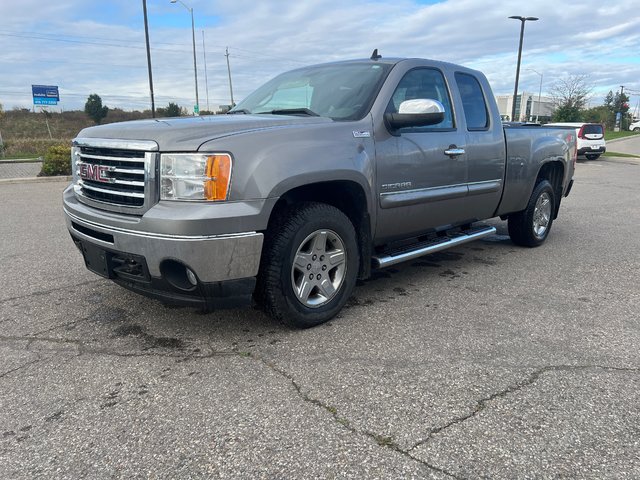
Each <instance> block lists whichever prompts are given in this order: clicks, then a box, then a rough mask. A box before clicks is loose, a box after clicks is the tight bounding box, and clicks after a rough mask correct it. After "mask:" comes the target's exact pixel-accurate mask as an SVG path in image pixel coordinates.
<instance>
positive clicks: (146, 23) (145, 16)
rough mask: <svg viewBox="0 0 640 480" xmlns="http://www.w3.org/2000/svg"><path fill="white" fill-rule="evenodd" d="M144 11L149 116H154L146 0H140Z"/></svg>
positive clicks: (154, 104) (154, 106)
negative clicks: (149, 93) (149, 94)
mask: <svg viewBox="0 0 640 480" xmlns="http://www.w3.org/2000/svg"><path fill="white" fill-rule="evenodd" d="M142 10H143V12H144V37H145V39H146V41H147V69H148V70H149V91H150V92H151V116H152V117H153V118H156V103H155V101H154V99H153V75H152V74H151V50H150V49H149V23H148V22H147V0H142Z"/></svg>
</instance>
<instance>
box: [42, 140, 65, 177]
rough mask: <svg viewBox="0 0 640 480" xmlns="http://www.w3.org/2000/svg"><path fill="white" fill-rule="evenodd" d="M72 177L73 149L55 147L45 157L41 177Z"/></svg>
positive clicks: (63, 146)
mask: <svg viewBox="0 0 640 480" xmlns="http://www.w3.org/2000/svg"><path fill="white" fill-rule="evenodd" d="M52 175H71V147H69V146H67V145H54V146H53V147H49V149H48V150H47V153H45V155H44V161H43V162H42V170H41V171H40V176H44V177H49V176H52Z"/></svg>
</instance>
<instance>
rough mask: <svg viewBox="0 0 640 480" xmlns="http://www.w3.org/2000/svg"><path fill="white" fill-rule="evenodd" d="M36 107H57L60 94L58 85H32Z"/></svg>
mask: <svg viewBox="0 0 640 480" xmlns="http://www.w3.org/2000/svg"><path fill="white" fill-rule="evenodd" d="M31 93H32V94H33V104H34V105H57V104H58V102H59V101H60V93H59V92H58V86H57V85H31Z"/></svg>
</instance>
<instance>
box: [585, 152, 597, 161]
mask: <svg viewBox="0 0 640 480" xmlns="http://www.w3.org/2000/svg"><path fill="white" fill-rule="evenodd" d="M585 157H587V160H597V159H598V157H600V154H599V153H598V154H595V153H588V154H586V155H585Z"/></svg>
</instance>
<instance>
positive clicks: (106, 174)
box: [76, 147, 145, 207]
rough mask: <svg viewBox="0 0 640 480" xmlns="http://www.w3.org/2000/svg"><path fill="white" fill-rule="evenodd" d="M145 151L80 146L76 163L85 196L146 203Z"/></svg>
mask: <svg viewBox="0 0 640 480" xmlns="http://www.w3.org/2000/svg"><path fill="white" fill-rule="evenodd" d="M144 156H145V155H144V152H137V151H127V150H111V149H104V148H94V147H80V152H79V154H78V155H77V157H78V158H79V160H77V161H76V166H77V168H78V172H79V177H80V178H79V179H78V185H80V188H81V189H82V194H83V195H84V196H85V197H88V198H91V199H93V200H97V201H100V202H108V203H113V204H116V205H125V206H130V207H141V206H142V205H144V180H145V178H144V160H145V158H144Z"/></svg>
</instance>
